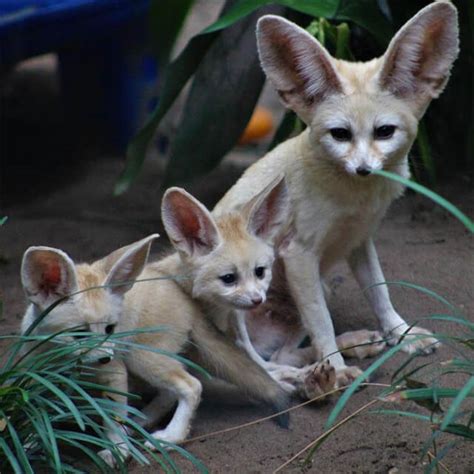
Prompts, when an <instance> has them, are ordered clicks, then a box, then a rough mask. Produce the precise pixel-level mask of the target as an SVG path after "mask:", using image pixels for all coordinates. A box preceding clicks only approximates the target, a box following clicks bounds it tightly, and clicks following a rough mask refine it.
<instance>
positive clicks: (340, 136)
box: [329, 128, 352, 142]
mask: <svg viewBox="0 0 474 474" xmlns="http://www.w3.org/2000/svg"><path fill="white" fill-rule="evenodd" d="M329 132H330V133H331V136H332V138H334V140H337V141H338V142H349V141H351V140H352V132H351V131H350V130H349V129H348V128H331V129H330V130H329Z"/></svg>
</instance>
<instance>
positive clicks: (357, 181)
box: [213, 1, 458, 381]
mask: <svg viewBox="0 0 474 474" xmlns="http://www.w3.org/2000/svg"><path fill="white" fill-rule="evenodd" d="M257 40H258V48H259V54H260V59H261V63H262V67H263V69H264V71H265V73H266V75H267V77H268V79H269V80H270V82H272V84H273V85H274V86H275V88H276V89H277V91H278V93H279V94H280V97H281V98H282V101H283V103H284V104H285V105H286V106H288V107H289V108H291V109H293V110H294V111H295V112H296V113H297V114H298V115H299V116H300V118H301V119H302V120H303V121H304V122H305V123H306V124H307V125H308V127H307V129H306V130H305V131H304V132H302V133H301V134H300V135H298V136H297V137H295V138H292V139H290V140H287V141H286V142H284V143H282V144H281V145H279V146H278V147H277V148H275V149H274V150H273V151H271V152H270V153H268V154H267V155H265V156H264V157H263V158H261V159H260V160H259V161H258V162H256V163H255V164H254V165H253V166H251V167H250V168H249V169H248V170H247V171H246V172H245V173H244V175H243V176H242V178H241V179H240V180H239V181H238V182H237V183H236V184H235V185H234V186H233V187H232V188H231V189H230V190H229V192H228V193H227V194H226V195H225V196H224V198H223V199H222V200H221V201H220V202H219V203H218V204H217V206H216V207H215V209H214V211H213V215H214V216H216V218H218V217H219V216H221V215H223V214H225V213H228V212H229V211H230V210H232V209H238V208H240V207H241V206H242V205H243V204H244V203H245V202H247V201H248V200H249V199H251V198H252V197H253V196H254V195H255V193H257V192H258V191H259V190H260V189H262V188H263V187H264V186H266V185H267V184H268V183H269V182H271V181H272V180H274V179H275V177H276V176H278V175H281V174H283V175H284V176H285V180H286V183H287V186H288V190H289V194H290V200H291V212H290V214H289V218H288V221H290V220H292V221H293V227H294V229H295V238H294V239H293V242H292V243H291V244H290V246H289V248H288V249H287V251H286V252H285V256H284V257H283V260H284V266H285V271H286V274H287V277H288V283H289V287H290V292H291V295H292V297H293V298H294V300H295V303H296V306H297V308H298V312H299V314H300V315H301V321H302V324H303V326H304V328H305V329H306V331H307V333H308V334H309V335H310V336H311V340H312V345H313V347H314V349H315V350H316V351H317V352H318V353H320V354H323V356H328V357H329V360H330V361H331V363H332V364H333V365H334V366H335V368H336V372H337V379H338V381H340V380H347V379H348V378H353V377H355V376H356V375H358V374H360V370H359V369H358V368H357V367H347V366H346V364H345V362H344V360H343V358H342V356H341V354H340V353H338V352H337V344H336V339H335V335H334V329H333V324H332V321H331V317H330V314H329V311H328V308H327V305H326V302H325V298H324V293H323V287H322V275H324V274H325V273H326V271H327V270H328V269H329V268H330V267H331V266H332V265H333V264H334V263H335V262H336V261H337V260H340V259H346V260H347V261H348V263H349V265H350V267H351V269H352V271H353V273H354V275H355V277H356V279H357V281H358V282H359V284H360V286H361V287H362V288H363V289H365V290H366V295H367V297H368V299H369V302H370V303H371V306H372V308H373V310H374V312H375V314H376V316H377V318H378V321H379V324H380V326H381V329H382V331H383V332H384V333H385V334H386V335H388V336H389V337H391V338H392V339H391V342H392V343H395V342H397V341H398V340H399V338H400V337H401V336H402V335H404V334H405V333H406V334H407V337H408V338H412V343H411V344H408V345H405V350H406V351H408V352H413V351H415V350H421V351H423V352H430V351H431V350H432V349H433V348H434V347H435V345H436V340H435V339H433V338H432V337H429V335H430V333H429V332H428V331H426V330H424V329H421V328H418V327H413V328H411V329H409V326H408V325H407V323H406V322H405V321H404V319H403V318H402V317H401V316H399V314H398V313H397V312H396V310H395V309H394V308H393V306H392V304H391V302H390V298H389V294H388V290H387V287H386V286H384V285H379V286H373V285H375V284H378V283H382V282H384V280H385V279H384V276H383V273H382V270H381V268H380V264H379V261H378V257H377V253H376V250H375V246H374V244H373V240H372V236H373V234H374V231H375V230H376V228H377V226H378V225H379V223H380V221H381V219H382V217H383V216H384V214H385V213H386V211H387V208H388V206H389V205H390V203H391V202H392V201H393V200H394V199H396V198H397V197H399V196H400V195H401V194H402V193H403V186H402V185H400V184H398V183H395V182H392V181H389V180H387V179H385V178H382V177H380V176H376V175H375V176H374V175H371V173H372V171H374V170H378V169H384V170H388V171H391V172H394V173H396V174H398V175H400V176H403V177H408V176H409V169H408V163H407V154H408V151H409V150H410V147H411V145H412V143H413V141H414V139H415V137H416V132H417V124H418V121H419V119H420V118H421V117H422V115H423V113H424V111H425V110H426V108H427V106H428V104H429V102H430V101H431V99H432V98H434V97H437V96H438V95H439V94H440V93H441V92H442V89H443V87H444V85H445V84H446V82H447V80H448V77H449V71H450V68H451V65H452V63H453V61H454V59H455V58H456V55H457V52H458V26H457V13H456V9H455V8H454V6H453V5H452V4H451V3H449V2H447V1H439V2H435V3H433V4H431V5H429V6H427V7H426V8H424V9H423V10H421V11H420V12H419V13H418V14H417V15H415V16H414V17H413V18H412V19H411V20H410V21H409V22H408V23H407V24H406V25H405V26H404V27H403V28H402V29H401V30H400V31H399V32H398V33H397V35H396V36H395V38H394V39H393V40H392V42H391V43H390V45H389V47H388V49H387V52H386V53H385V54H384V56H382V57H381V58H377V59H374V60H372V61H369V62H366V63H349V62H346V61H341V60H336V59H334V58H332V57H331V56H330V55H329V53H327V51H326V50H325V49H324V48H323V47H322V46H321V45H320V44H319V43H318V42H317V41H316V40H315V39H314V38H312V37H311V36H310V35H309V34H308V33H306V32H305V31H304V30H302V29H301V28H299V27H298V26H296V25H294V24H293V23H291V22H289V21H287V20H285V19H283V18H281V17H277V16H272V15H267V16H264V17H263V18H261V19H260V21H259V23H258V26H257ZM417 334H421V335H425V336H426V337H425V338H421V339H420V338H416V337H415V336H416V335H417Z"/></svg>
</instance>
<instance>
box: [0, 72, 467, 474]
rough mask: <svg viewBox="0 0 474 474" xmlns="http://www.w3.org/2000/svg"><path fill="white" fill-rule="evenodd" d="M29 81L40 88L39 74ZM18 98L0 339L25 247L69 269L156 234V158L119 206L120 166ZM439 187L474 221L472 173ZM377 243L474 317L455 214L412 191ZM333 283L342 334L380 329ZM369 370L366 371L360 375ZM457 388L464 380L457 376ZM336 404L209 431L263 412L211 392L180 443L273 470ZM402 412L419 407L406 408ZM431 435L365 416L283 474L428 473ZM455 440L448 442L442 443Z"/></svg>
mask: <svg viewBox="0 0 474 474" xmlns="http://www.w3.org/2000/svg"><path fill="white" fill-rule="evenodd" d="M35 80H36V82H38V81H39V79H38V77H36V79H35ZM26 83H27V81H26V82H25V84H26ZM21 84H23V83H21ZM21 91H22V92H21V94H19V95H18V97H20V100H19V105H18V104H17V109H16V110H19V111H20V112H18V113H17V114H15V115H14V116H13V117H12V116H8V117H7V118H8V120H9V125H8V127H6V126H5V123H4V124H3V126H2V130H3V131H4V132H5V130H7V131H8V135H7V137H6V138H7V139H8V140H7V143H6V144H5V143H4V145H5V148H3V145H2V149H3V151H2V158H1V165H2V168H1V169H2V176H1V189H0V191H1V194H0V214H1V215H7V216H8V217H9V220H8V222H7V224H6V225H5V226H3V227H1V228H0V298H1V299H2V300H3V304H4V311H3V315H2V316H0V334H11V333H16V332H17V331H18V326H19V322H20V319H21V316H22V313H23V311H24V308H25V300H24V295H23V292H22V289H21V286H20V279H19V265H20V262H21V257H22V254H23V252H24V251H25V250H26V248H27V247H28V246H29V245H48V246H53V247H59V248H61V249H63V250H65V251H66V252H68V253H69V254H70V255H71V256H72V257H73V258H74V259H75V260H76V261H83V260H91V259H95V258H98V257H101V256H103V255H105V254H107V253H108V252H110V251H112V250H114V249H115V248H117V247H119V246H121V245H125V244H128V243H130V242H132V241H134V240H137V239H140V238H142V237H143V236H145V235H147V234H149V233H152V232H156V231H158V232H160V233H162V227H161V223H160V218H159V203H160V199H161V190H160V177H161V174H162V168H163V162H162V161H160V160H159V159H158V158H157V157H151V158H150V159H149V160H147V162H146V166H145V169H144V172H143V173H142V176H141V178H140V179H139V180H138V182H137V183H136V184H135V185H134V186H133V187H132V189H131V190H130V192H128V193H127V194H125V195H123V196H121V197H118V198H114V197H112V188H113V184H114V180H115V179H116V178H117V176H118V173H119V172H120V170H121V167H122V164H123V159H122V158H121V157H119V156H110V155H104V154H102V153H101V152H98V151H97V149H96V148H95V146H94V145H93V144H91V143H90V142H89V141H88V137H87V136H83V135H81V133H80V132H79V131H78V130H73V131H72V133H71V132H69V133H67V134H65V135H64V136H61V137H59V136H58V135H54V134H51V131H52V130H55V131H57V130H59V131H61V126H60V123H61V118H60V115H57V114H54V113H51V114H48V113H46V114H40V113H37V112H34V110H35V109H34V108H31V105H32V103H31V99H32V96H31V97H30V96H28V88H27V87H26V89H22V90H21ZM25 94H26V98H25ZM13 95H14V94H13ZM34 97H36V96H34ZM40 105H41V104H40ZM53 105H54V104H53ZM22 106H23V107H24V111H23V112H22V111H21V110H22ZM48 110H50V111H51V110H55V109H54V107H53V108H52V109H51V108H49V109H48ZM35 114H36V115H35ZM25 123H26V126H25ZM19 124H21V127H20V126H19ZM33 130H34V133H33ZM5 133H6V132H5ZM4 152H6V153H4ZM259 153H260V150H255V149H239V150H236V151H235V152H234V153H232V154H231V156H229V157H227V159H226V160H225V162H224V163H223V164H222V165H221V166H220V168H219V169H218V170H216V171H215V172H213V173H212V174H211V175H210V176H207V177H205V178H203V179H202V180H200V182H198V183H197V184H196V185H194V186H193V187H191V188H190V191H191V192H193V193H195V194H196V196H197V197H198V198H200V199H202V200H203V201H204V202H205V203H206V204H208V205H212V204H213V203H215V202H216V201H217V199H218V198H219V196H220V195H221V194H222V193H223V192H224V191H225V190H226V189H227V188H228V187H229V186H230V185H231V184H232V182H234V181H235V179H236V178H237V177H238V176H239V175H240V173H241V172H242V169H243V166H244V165H245V164H246V163H248V162H250V161H252V160H253V159H255V158H256V156H257V155H258V154H259ZM438 191H439V192H441V194H443V195H445V196H446V197H447V198H448V199H450V200H451V201H452V202H453V203H455V204H456V205H458V206H459V207H460V208H461V209H462V210H463V211H464V212H465V213H467V214H469V215H471V217H472V216H473V214H474V193H473V186H472V182H471V181H469V179H468V178H467V177H465V176H457V177H455V178H453V179H451V180H449V181H448V182H446V183H444V184H442V185H440V187H439V189H438ZM0 217H1V216H0ZM376 241H377V246H378V250H379V255H380V259H381V262H382V265H383V267H384V269H385V274H386V278H387V280H405V281H409V282H413V283H416V284H418V285H423V286H426V287H427V288H430V289H432V290H434V291H436V292H438V293H439V294H440V295H442V296H443V297H445V298H446V299H447V300H449V301H450V302H452V303H453V304H454V305H455V306H456V307H457V308H458V309H459V311H460V312H461V313H462V314H464V315H465V316H466V317H468V318H470V319H471V320H473V319H474V302H473V296H474V286H473V282H474V265H473V264H474V257H473V255H474V254H473V250H474V244H473V241H472V238H471V237H470V236H469V235H468V233H467V231H466V230H465V229H464V228H463V227H462V226H461V224H459V223H458V222H457V221H456V220H454V219H453V218H452V217H451V216H449V215H447V214H446V213H445V212H444V211H442V210H440V209H439V208H437V207H435V206H433V205H432V204H431V203H430V202H429V201H427V200H425V199H423V198H421V197H419V196H415V195H412V194H409V195H407V196H406V197H404V198H403V199H401V200H400V201H398V202H397V203H395V204H394V205H393V206H392V208H391V210H390V211H389V213H388V215H387V217H386V219H385V221H384V222H383V224H382V226H381V229H380V231H379V232H378V234H377V238H376ZM165 245H166V243H165V239H160V241H159V242H158V243H157V244H156V245H155V248H154V252H155V253H157V252H159V251H160V249H162V248H164V246H165ZM331 286H332V288H333V290H334V296H333V298H332V300H331V302H330V308H331V311H332V315H333V317H334V321H335V325H336V329H337V331H338V332H342V331H344V330H349V329H359V328H375V327H376V323H375V320H374V318H373V317H372V315H371V312H370V310H369V308H368V305H367V303H366V301H365V300H364V298H363V295H362V294H361V292H360V290H359V289H358V288H357V286H356V284H355V282H354V280H353V279H352V277H351V276H350V275H349V274H348V271H347V269H346V267H345V266H344V265H341V266H339V267H337V268H335V269H334V271H333V274H332V278H331ZM391 292H392V296H393V301H394V303H395V305H396V307H397V308H398V310H399V311H400V313H401V314H402V315H404V316H405V317H406V318H407V320H408V321H415V320H416V319H418V318H422V317H424V316H427V315H429V314H433V313H442V312H446V309H445V308H444V307H443V305H442V304H441V303H439V302H438V301H436V300H435V299H433V298H430V297H427V296H424V295H422V294H420V293H418V292H416V291H414V290H410V289H401V288H399V287H393V288H392V290H391ZM425 326H428V327H431V328H433V329H438V330H440V331H443V332H444V331H446V332H453V331H454V332H456V331H457V332H459V329H458V328H456V327H452V326H450V325H446V324H441V323H440V324H437V325H436V326H435V327H433V326H432V325H431V324H428V323H427V324H425ZM453 354H454V352H453V350H452V349H450V348H449V347H446V346H444V347H442V348H441V349H440V350H439V351H438V352H437V354H436V355H434V356H430V357H428V358H423V359H420V361H419V363H420V364H421V363H425V362H428V361H435V360H438V359H441V360H446V359H448V358H450V357H452V356H453ZM403 360H404V357H403V356H402V355H399V356H397V357H396V358H395V359H393V360H392V361H390V362H389V363H388V364H386V365H385V366H383V368H382V369H380V370H379V371H378V372H377V374H376V375H375V377H374V379H373V381H376V382H378V383H387V382H388V381H389V379H390V374H391V372H393V370H394V368H396V367H397V366H398V365H400V364H401V363H402V361H403ZM369 362H370V361H369ZM369 362H364V363H363V364H362V365H363V366H364V367H365V366H367V365H368V363H369ZM456 382H457V383H459V382H460V380H453V383H456ZM379 391H380V389H379V388H368V389H365V390H363V391H361V392H360V393H357V394H356V395H355V396H354V397H353V398H352V400H351V401H350V403H349V405H348V408H347V410H346V412H345V415H348V414H349V413H352V412H354V411H355V410H356V409H358V408H359V407H361V406H363V405H364V404H365V403H367V402H368V401H370V400H372V399H374V397H376V396H377V394H378V393H379ZM294 403H295V404H297V403H298V402H297V401H296V400H295V402H294ZM333 407H334V401H330V402H329V403H326V404H323V405H315V406H306V407H304V408H298V409H295V410H294V411H293V412H292V414H291V425H290V429H288V430H283V429H281V428H279V427H278V426H277V425H276V424H275V423H274V422H273V421H271V420H268V421H263V422H261V423H258V424H253V425H251V426H248V427H245V428H241V429H235V430H232V431H229V432H227V433H225V434H218V435H210V434H209V433H212V432H214V431H217V430H222V429H230V428H232V427H236V426H237V425H240V424H242V423H247V422H250V421H253V420H257V419H258V418H260V417H261V416H264V415H267V414H268V412H267V411H266V410H265V409H262V408H261V407H255V406H252V405H249V404H248V403H245V402H244V401H243V400H241V399H240V397H239V395H238V394H234V395H233V396H232V397H230V398H223V397H222V396H216V395H215V394H214V395H213V394H208V395H207V396H205V401H204V403H203V404H202V406H201V408H200V409H199V412H198V414H197V417H196V419H195V421H194V424H193V429H192V433H191V436H192V437H195V436H201V435H206V434H209V435H208V436H206V437H204V438H202V439H200V440H199V441H195V442H191V443H189V444H187V445H186V448H187V449H189V451H190V452H191V453H193V454H194V455H195V456H197V457H198V458H199V459H200V460H201V461H202V462H203V463H204V464H205V465H206V466H207V468H208V469H209V471H210V472H212V473H229V472H232V473H233V472H236V473H260V472H262V473H267V472H272V471H274V470H275V469H277V468H278V467H279V466H280V465H282V464H283V463H284V462H285V461H287V460H288V459H290V458H291V457H292V456H293V455H295V454H296V453H297V452H298V451H299V450H301V449H303V448H304V447H305V446H307V445H308V444H309V443H310V442H311V441H312V440H314V439H316V437H317V436H319V435H320V434H321V433H322V432H323V425H324V423H325V421H326V419H327V416H328V414H329V413H330V411H331V409H332V408H333ZM383 407H388V405H383ZM401 408H402V409H403V408H405V406H403V407H401ZM409 408H410V409H413V410H415V411H418V409H417V408H416V407H414V406H413V405H410V406H409ZM419 411H420V412H422V413H425V412H424V411H423V410H422V409H419ZM429 434H430V430H429V427H428V426H426V425H424V424H422V423H420V422H416V421H410V420H407V419H401V418H397V417H388V416H382V415H377V414H370V413H367V412H365V413H364V414H363V415H362V416H360V417H358V418H356V419H353V420H352V421H351V422H350V423H348V424H347V425H345V426H344V427H342V428H341V429H340V430H339V431H337V432H336V433H335V434H334V435H333V436H332V437H331V438H330V439H329V440H328V441H327V442H326V443H325V444H324V445H323V446H322V447H321V448H320V449H319V451H317V453H316V454H315V456H314V458H313V460H312V462H311V463H310V464H307V465H303V464H302V460H303V459H304V455H303V456H302V457H300V458H299V459H298V460H297V461H295V462H293V463H292V464H290V465H289V466H287V467H286V468H285V469H284V471H283V472H314V473H336V472H340V473H389V472H390V473H392V474H393V473H396V472H399V473H417V472H423V469H424V467H425V464H424V462H425V461H424V460H421V459H420V450H421V449H422V447H423V445H424V443H425V440H426V439H427V437H428V436H429ZM450 441H452V439H451V438H450V437H446V439H445V440H444V441H442V442H441V446H444V445H446V443H447V442H450ZM176 460H177V463H178V465H179V466H180V468H181V469H182V471H183V472H194V471H195V469H194V468H193V467H192V466H191V465H190V464H189V463H187V462H185V461H182V460H181V459H180V458H179V457H177V456H176ZM444 462H445V464H446V466H448V468H449V470H450V472H455V473H468V472H474V455H473V451H472V445H471V446H469V445H467V444H464V445H463V444H459V445H457V446H456V447H454V448H453V449H452V450H451V451H450V452H449V454H448V455H447V456H446V457H445V459H444ZM130 470H131V472H133V473H135V474H138V473H145V472H156V470H157V467H146V468H145V467H140V466H138V465H136V464H133V463H132V464H131V466H130Z"/></svg>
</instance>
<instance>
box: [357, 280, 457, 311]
mask: <svg viewBox="0 0 474 474" xmlns="http://www.w3.org/2000/svg"><path fill="white" fill-rule="evenodd" d="M380 285H398V286H404V287H406V288H411V289H413V290H417V291H420V292H421V293H424V294H425V295H428V296H431V297H432V298H434V299H435V300H438V301H439V302H440V303H443V304H444V305H446V306H448V307H449V308H450V309H451V310H452V311H454V312H457V311H458V310H457V308H456V307H455V306H454V305H453V304H452V303H450V302H449V301H448V300H447V299H446V298H443V297H442V296H440V295H438V293H436V292H435V291H433V290H430V289H428V288H425V287H424V286H421V285H416V284H415V283H410V282H408V281H403V280H393V281H384V282H381V283H375V284H374V285H371V286H369V287H368V288H365V289H364V291H367V290H369V289H370V288H373V287H375V286H380Z"/></svg>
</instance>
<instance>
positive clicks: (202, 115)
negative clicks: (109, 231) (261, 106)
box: [163, 14, 265, 187]
mask: <svg viewBox="0 0 474 474" xmlns="http://www.w3.org/2000/svg"><path fill="white" fill-rule="evenodd" d="M256 18H257V16H256V14H252V15H249V16H247V17H246V18H245V19H243V20H241V21H240V22H239V23H238V24H236V25H233V26H232V27H231V28H228V29H226V30H224V31H223V32H221V34H220V36H219V38H217V40H216V41H215V42H214V43H213V45H212V46H211V47H210V49H209V51H208V53H207V54H206V57H205V58H204V60H203V61H202V62H201V64H200V65H199V67H198V70H197V72H196V75H195V77H194V80H193V83H192V86H191V90H190V92H189V96H188V99H187V101H186V105H185V108H184V111H183V114H182V115H183V119H182V122H181V125H180V127H179V129H178V130H177V133H176V136H175V138H174V141H173V144H172V147H171V151H170V159H169V162H168V166H167V168H166V172H165V179H164V183H163V186H164V187H167V186H169V185H171V184H173V185H174V184H177V183H181V182H186V181H190V180H191V179H193V178H194V177H196V176H197V175H202V174H204V173H206V172H208V171H210V170H211V169H212V168H214V167H215V166H216V165H217V164H218V163H219V161H220V160H221V159H222V157H223V156H224V155H225V153H227V152H228V151H229V150H230V149H231V148H232V147H233V146H234V144H235V143H236V142H237V140H238V139H239V137H240V135H241V134H242V131H243V130H244V128H245V126H246V125H247V123H248V121H249V120H250V117H251V115H252V112H253V110H254V107H255V103H256V102H257V99H258V97H259V95H260V91H261V89H262V87H263V83H264V79H265V78H264V74H263V72H262V69H261V67H260V64H259V60H258V55H257V50H256V48H255V38H254V34H253V33H254V31H255V22H256ZM216 66H218V67H216ZM243 97H244V98H245V99H244V100H243V99H242V98H243Z"/></svg>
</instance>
